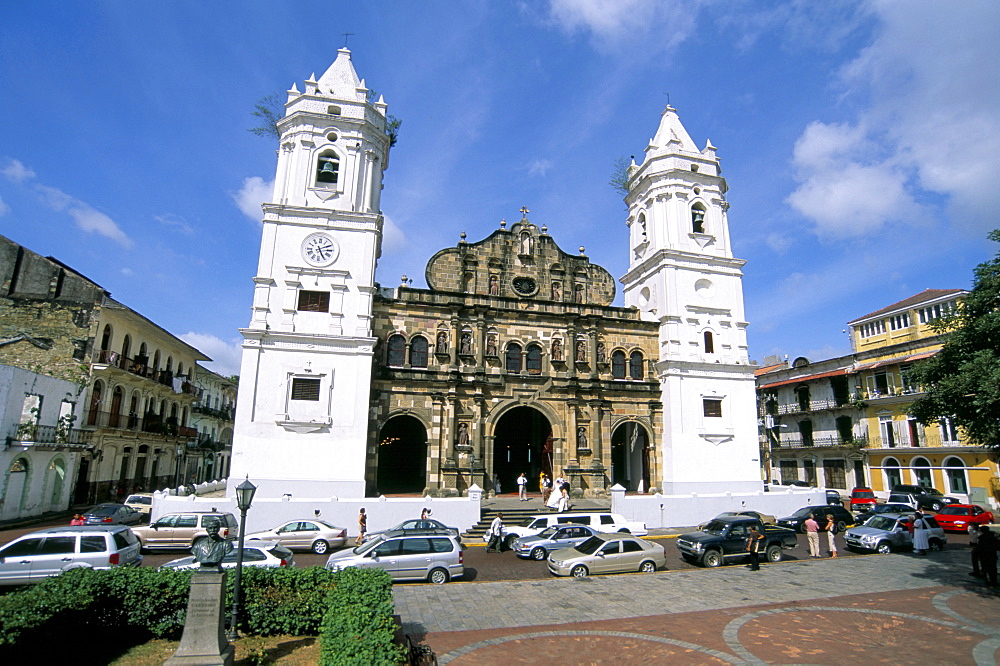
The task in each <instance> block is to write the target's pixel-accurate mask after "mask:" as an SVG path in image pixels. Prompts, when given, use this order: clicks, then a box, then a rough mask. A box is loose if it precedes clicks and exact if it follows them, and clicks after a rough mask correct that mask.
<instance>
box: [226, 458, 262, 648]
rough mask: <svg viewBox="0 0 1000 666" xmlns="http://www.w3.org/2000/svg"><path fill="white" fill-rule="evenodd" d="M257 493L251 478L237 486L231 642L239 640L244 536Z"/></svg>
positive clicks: (230, 624)
mask: <svg viewBox="0 0 1000 666" xmlns="http://www.w3.org/2000/svg"><path fill="white" fill-rule="evenodd" d="M255 492H257V486H255V485H253V484H252V483H250V477H249V476H248V477H247V478H246V480H244V481H243V483H241V484H240V485H238V486H236V506H237V507H238V508H239V510H240V538H239V542H238V546H237V548H238V549H239V550H237V551H236V580H234V581H233V615H232V617H231V618H230V620H229V633H228V634H226V638H228V639H229V640H231V641H234V640H236V639H237V638H239V637H240V636H239V633H238V632H237V631H236V627H237V622H238V621H239V614H240V575H241V574H242V573H243V535H244V534H245V533H246V526H247V510H249V509H250V505H251V504H252V503H253V494H254V493H255Z"/></svg>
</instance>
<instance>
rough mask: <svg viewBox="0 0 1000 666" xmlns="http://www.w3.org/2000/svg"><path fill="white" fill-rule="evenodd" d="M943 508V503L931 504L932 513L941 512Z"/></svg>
mask: <svg viewBox="0 0 1000 666" xmlns="http://www.w3.org/2000/svg"><path fill="white" fill-rule="evenodd" d="M942 506H944V505H943V504H941V502H933V503H932V504H931V511H940V510H941V507H942Z"/></svg>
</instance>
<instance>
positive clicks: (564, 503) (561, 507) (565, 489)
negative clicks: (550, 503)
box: [556, 481, 569, 513]
mask: <svg viewBox="0 0 1000 666" xmlns="http://www.w3.org/2000/svg"><path fill="white" fill-rule="evenodd" d="M556 511H558V512H559V513H563V512H564V511H569V484H568V483H566V482H565V481H564V482H563V484H562V486H560V487H559V503H558V504H557V505H556Z"/></svg>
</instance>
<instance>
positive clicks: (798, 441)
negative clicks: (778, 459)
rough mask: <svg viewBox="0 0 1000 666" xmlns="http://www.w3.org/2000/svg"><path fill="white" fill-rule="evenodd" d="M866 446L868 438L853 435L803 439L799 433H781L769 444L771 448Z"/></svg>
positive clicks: (846, 447) (857, 447)
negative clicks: (776, 439) (850, 436)
mask: <svg viewBox="0 0 1000 666" xmlns="http://www.w3.org/2000/svg"><path fill="white" fill-rule="evenodd" d="M867 446H868V438H866V437H855V438H853V439H843V438H841V437H838V436H837V435H828V436H826V437H813V438H811V440H805V441H803V439H802V437H801V435H797V434H787V435H785V434H783V435H782V436H781V441H780V442H775V443H773V444H772V445H771V448H772V449H822V448H828V449H829V448H834V449H852V450H853V449H863V448H866V447H867Z"/></svg>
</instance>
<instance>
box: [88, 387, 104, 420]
mask: <svg viewBox="0 0 1000 666" xmlns="http://www.w3.org/2000/svg"><path fill="white" fill-rule="evenodd" d="M103 393H104V382H102V381H101V380H99V379H98V380H97V381H96V382H94V388H92V389H90V409H89V410H88V412H87V425H97V414H98V412H99V411H100V409H101V399H102V397H103Z"/></svg>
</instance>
